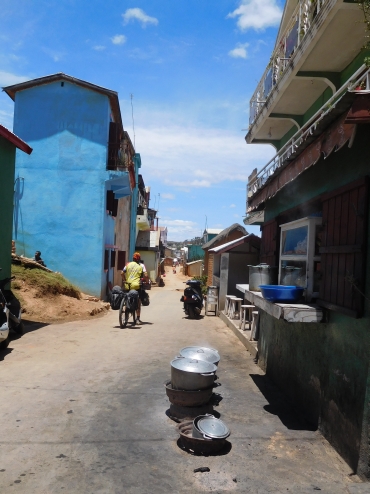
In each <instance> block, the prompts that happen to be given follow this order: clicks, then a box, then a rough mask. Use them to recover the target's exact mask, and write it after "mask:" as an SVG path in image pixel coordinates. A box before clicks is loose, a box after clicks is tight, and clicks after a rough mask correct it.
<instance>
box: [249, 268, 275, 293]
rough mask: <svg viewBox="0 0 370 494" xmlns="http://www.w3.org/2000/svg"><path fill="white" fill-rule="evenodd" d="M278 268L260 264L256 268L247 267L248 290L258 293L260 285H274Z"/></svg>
mask: <svg viewBox="0 0 370 494" xmlns="http://www.w3.org/2000/svg"><path fill="white" fill-rule="evenodd" d="M277 278H278V268H277V267H275V266H269V265H268V264H264V263H261V264H259V265H258V266H250V265H249V290H251V291H252V292H260V291H261V289H260V287H259V286H260V285H276V284H277Z"/></svg>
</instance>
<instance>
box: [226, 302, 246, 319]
mask: <svg viewBox="0 0 370 494" xmlns="http://www.w3.org/2000/svg"><path fill="white" fill-rule="evenodd" d="M242 302H243V299H242V298H238V297H234V298H232V299H230V303H231V305H230V311H229V317H230V319H235V318H236V317H235V316H239V307H238V305H239V306H240V304H241V303H242Z"/></svg>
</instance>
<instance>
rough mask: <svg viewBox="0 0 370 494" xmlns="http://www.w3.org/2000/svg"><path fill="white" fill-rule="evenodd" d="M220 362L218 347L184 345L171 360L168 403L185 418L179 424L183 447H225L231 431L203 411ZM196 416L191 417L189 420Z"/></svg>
mask: <svg viewBox="0 0 370 494" xmlns="http://www.w3.org/2000/svg"><path fill="white" fill-rule="evenodd" d="M219 361H220V355H219V353H218V351H217V350H215V349H213V348H206V347H196V346H192V347H186V348H182V349H181V350H180V354H179V356H177V357H176V358H175V359H173V360H172V361H171V381H167V382H166V383H165V386H166V393H167V396H168V398H169V400H170V402H171V404H172V405H171V408H172V410H171V408H170V412H174V411H175V412H176V411H177V410H179V408H180V412H181V417H182V418H184V417H186V418H188V420H184V421H182V422H181V423H180V425H179V432H180V439H181V441H182V443H183V445H184V446H185V447H186V449H191V450H195V449H197V450H198V452H205V451H206V450H207V451H208V450H210V449H211V450H213V451H216V450H217V449H220V448H222V447H223V446H224V442H225V439H226V438H227V437H228V436H229V434H230V432H229V430H228V428H227V427H226V425H225V424H224V423H223V422H222V421H221V420H219V419H217V418H216V417H214V416H213V415H210V414H208V413H204V410H205V409H206V408H207V405H208V406H210V408H211V409H212V406H211V405H209V402H210V400H211V398H212V395H213V388H214V387H215V380H216V379H217V376H216V371H217V366H218V363H219ZM190 417H195V418H194V420H189V419H190Z"/></svg>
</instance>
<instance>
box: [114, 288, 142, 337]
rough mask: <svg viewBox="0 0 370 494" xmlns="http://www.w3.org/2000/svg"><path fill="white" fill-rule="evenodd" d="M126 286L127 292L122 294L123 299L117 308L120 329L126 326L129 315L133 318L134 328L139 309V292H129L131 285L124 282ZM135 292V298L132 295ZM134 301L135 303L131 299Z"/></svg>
mask: <svg viewBox="0 0 370 494" xmlns="http://www.w3.org/2000/svg"><path fill="white" fill-rule="evenodd" d="M125 284H126V285H128V287H129V288H128V290H126V291H124V292H123V297H122V301H121V305H120V307H119V312H118V318H119V325H120V327H121V328H125V327H126V326H127V323H128V320H129V318H130V315H132V317H133V320H134V322H133V324H134V326H135V324H136V321H137V319H138V317H137V316H136V311H137V309H138V307H139V292H138V291H137V290H131V283H127V282H125ZM130 292H131V295H132V297H131V300H130V297H129V296H130ZM133 292H135V297H134V293H133ZM134 298H135V299H136V300H135V301H134V300H133V299H134Z"/></svg>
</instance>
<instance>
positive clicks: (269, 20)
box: [227, 0, 282, 31]
mask: <svg viewBox="0 0 370 494" xmlns="http://www.w3.org/2000/svg"><path fill="white" fill-rule="evenodd" d="M281 15H282V11H281V9H280V7H279V6H278V5H277V4H276V0H264V1H263V2H261V1H260V0H241V2H240V5H239V7H238V8H237V9H235V10H234V11H233V12H231V13H230V14H228V16H227V18H232V19H233V18H235V17H237V18H238V20H237V26H238V28H239V29H240V30H241V31H246V30H247V29H251V28H252V29H256V30H258V29H265V28H266V27H271V26H277V25H278V24H279V22H280V19H281Z"/></svg>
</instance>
